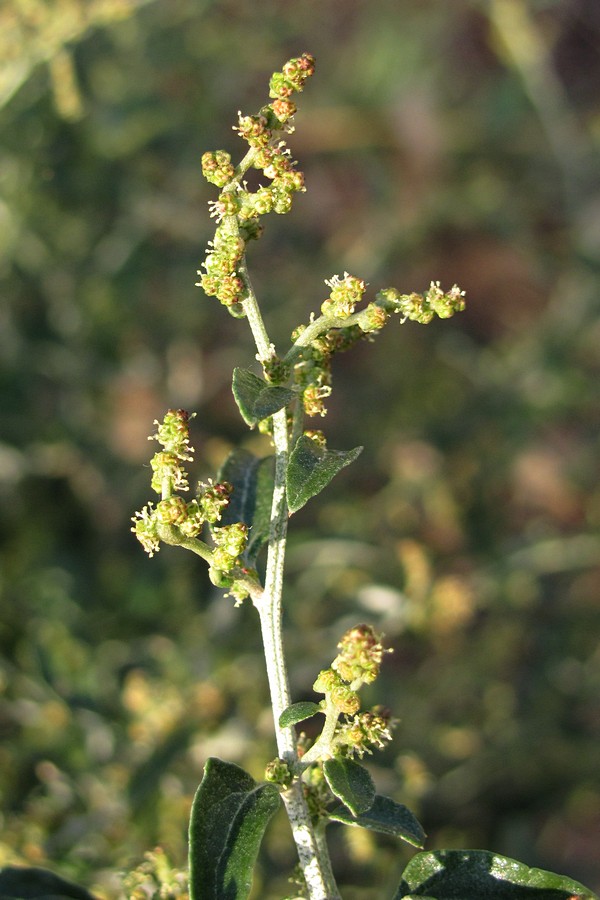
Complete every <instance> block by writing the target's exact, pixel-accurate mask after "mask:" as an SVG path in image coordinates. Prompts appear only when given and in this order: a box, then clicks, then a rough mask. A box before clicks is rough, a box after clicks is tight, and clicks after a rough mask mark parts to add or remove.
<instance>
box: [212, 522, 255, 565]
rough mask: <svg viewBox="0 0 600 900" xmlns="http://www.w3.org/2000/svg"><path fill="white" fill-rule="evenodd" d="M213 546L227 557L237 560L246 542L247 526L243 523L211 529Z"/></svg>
mask: <svg viewBox="0 0 600 900" xmlns="http://www.w3.org/2000/svg"><path fill="white" fill-rule="evenodd" d="M212 536H213V538H214V541H215V544H216V545H217V547H218V548H219V549H221V550H224V551H225V553H227V554H228V555H229V556H231V557H233V558H234V559H237V557H238V556H239V555H240V554H241V553H243V551H244V548H245V547H246V543H247V541H248V526H247V525H245V524H244V523H243V522H235V523H234V524H232V525H223V526H221V527H219V528H213V529H212Z"/></svg>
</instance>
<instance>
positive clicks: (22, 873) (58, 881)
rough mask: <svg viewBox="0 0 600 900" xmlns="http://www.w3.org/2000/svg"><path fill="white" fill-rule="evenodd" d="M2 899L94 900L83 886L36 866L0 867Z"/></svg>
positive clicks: (0, 892) (0, 894)
mask: <svg viewBox="0 0 600 900" xmlns="http://www.w3.org/2000/svg"><path fill="white" fill-rule="evenodd" d="M0 897H1V898H2V900H34V898H35V900H95V898H94V896H93V895H92V894H90V893H89V891H86V889H85V888H82V887H80V886H79V885H78V884H74V883H73V882H71V881H67V880H66V879H65V878H61V877H60V875H55V874H54V872H50V871H48V869H40V868H38V867H37V866H5V867H4V868H3V869H0Z"/></svg>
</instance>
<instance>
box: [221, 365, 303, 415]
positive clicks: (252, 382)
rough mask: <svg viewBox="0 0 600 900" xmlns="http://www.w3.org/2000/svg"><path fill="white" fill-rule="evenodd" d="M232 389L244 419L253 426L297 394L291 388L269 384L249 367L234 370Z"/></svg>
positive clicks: (286, 403) (282, 406) (289, 401)
mask: <svg viewBox="0 0 600 900" xmlns="http://www.w3.org/2000/svg"><path fill="white" fill-rule="evenodd" d="M232 390H233V396H234V397H235V402H236V403H237V405H238V408H239V410H240V413H241V414H242V419H243V420H244V422H245V423H246V425H249V426H250V427H251V428H253V427H254V426H255V425H257V424H258V422H260V421H261V420H262V419H266V418H268V417H269V416H272V415H273V413H276V412H278V411H279V410H280V409H283V408H284V406H287V405H288V403H291V401H292V400H293V399H294V397H295V396H296V394H295V393H294V391H291V390H290V389H289V388H284V387H277V386H275V385H270V384H267V382H266V381H263V379H262V378H259V377H258V375H255V374H254V372H251V371H250V370H249V369H239V368H237V367H236V368H235V369H234V370H233V384H232Z"/></svg>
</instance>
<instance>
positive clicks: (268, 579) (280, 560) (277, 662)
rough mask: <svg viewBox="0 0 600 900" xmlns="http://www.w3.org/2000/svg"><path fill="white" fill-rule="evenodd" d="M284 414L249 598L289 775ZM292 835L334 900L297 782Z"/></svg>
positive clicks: (308, 871)
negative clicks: (260, 578) (258, 572)
mask: <svg viewBox="0 0 600 900" xmlns="http://www.w3.org/2000/svg"><path fill="white" fill-rule="evenodd" d="M243 265H244V270H243V271H244V277H245V279H246V284H247V285H248V290H249V294H248V297H247V298H246V300H245V301H244V309H245V312H246V315H247V317H248V321H249V324H250V327H251V328H252V333H253V335H254V339H255V342H256V347H257V350H258V356H259V358H260V359H266V358H267V357H268V355H269V354H270V351H271V344H270V341H269V338H268V335H267V332H266V329H265V326H264V322H263V320H262V316H261V314H260V310H259V308H258V304H257V302H256V297H255V295H254V292H253V290H252V288H251V285H250V281H249V279H248V278H247V271H245V260H244V261H243ZM288 442H289V438H288V428H287V413H286V410H285V409H282V410H280V411H279V412H278V413H275V415H274V416H273V443H274V445H275V479H274V489H273V501H272V505H271V524H270V531H269V546H268V551H267V569H266V574H265V587H264V591H263V593H262V595H261V596H260V597H256V598H254V605H255V606H256V608H257V610H258V613H259V616H260V624H261V631H262V638H263V647H264V653H265V662H266V667H267V677H268V681H269V689H270V692H271V705H272V708H273V717H274V720H275V722H274V724H275V734H276V739H277V752H278V754H279V756H280V757H281V759H284V760H285V761H286V762H287V763H288V765H289V767H290V769H291V770H292V771H293V769H294V767H295V764H296V762H297V758H298V756H297V750H296V737H295V733H294V729H293V728H292V727H288V728H282V727H281V726H280V724H279V717H280V716H281V713H282V712H283V711H284V710H285V709H286V708H287V707H288V706H289V705H290V702H291V701H290V690H289V684H288V677H287V667H286V663H285V655H284V649H283V631H282V609H281V604H282V597H283V571H284V560H285V546H286V536H287V521H288V508H287V502H286V496H285V474H286V468H287V461H288V453H289V446H288ZM282 798H283V802H284V804H285V807H286V810H287V814H288V818H289V820H290V825H291V828H292V834H293V836H294V841H295V843H296V847H297V850H298V858H299V860H300V865H301V867H302V871H303V874H304V878H305V881H306V886H307V888H308V894H309V897H310V900H339V897H340V895H339V892H338V890H337V887H336V884H335V880H334V877H333V873H332V871H331V862H330V859H329V854H328V852H327V847H326V845H325V844H324V842H321V843H319V842H318V840H317V836H316V834H315V829H314V827H313V824H312V820H311V817H310V813H309V810H308V807H307V805H306V800H305V798H304V792H303V787H302V782H301V780H300V779H299V778H295V779H294V781H293V782H292V784H291V786H290V787H289V788H288V790H287V791H285V792H284V793H283V794H282Z"/></svg>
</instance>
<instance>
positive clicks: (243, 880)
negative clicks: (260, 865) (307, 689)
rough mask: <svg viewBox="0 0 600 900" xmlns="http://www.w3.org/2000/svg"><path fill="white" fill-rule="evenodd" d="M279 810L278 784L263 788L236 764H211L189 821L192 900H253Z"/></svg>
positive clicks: (208, 764)
mask: <svg viewBox="0 0 600 900" xmlns="http://www.w3.org/2000/svg"><path fill="white" fill-rule="evenodd" d="M279 804H280V799H279V791H278V790H277V788H276V787H275V785H274V784H261V785H258V784H256V782H255V781H254V779H253V778H252V777H251V776H250V775H248V773H247V772H244V770H243V769H241V768H240V767H239V766H236V765H234V764H233V763H227V762H223V761H222V760H220V759H215V758H214V757H211V758H210V759H208V760H207V762H206V765H205V767H204V778H203V779H202V781H201V782H200V787H199V788H198V790H197V791H196V796H195V797H194V802H193V804H192V812H191V816H190V830H189V857H190V860H189V861H190V900H245V898H246V897H248V895H249V893H250V888H251V885H252V870H253V868H254V863H255V862H256V857H257V856H258V850H259V847H260V843H261V841H262V838H263V834H264V832H265V829H266V827H267V825H268V823H269V820H270V818H271V816H272V815H273V813H274V812H275V811H276V810H277V809H278V808H279Z"/></svg>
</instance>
